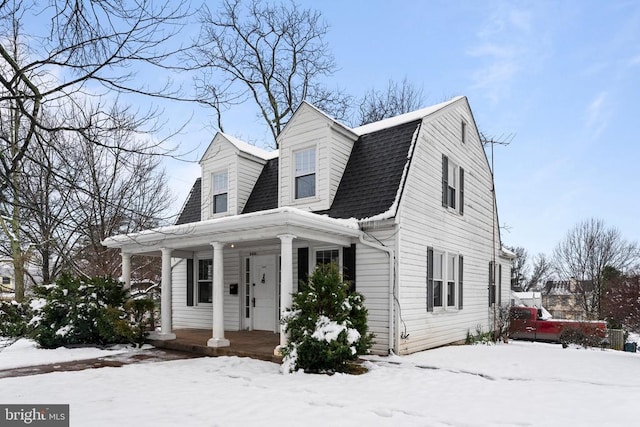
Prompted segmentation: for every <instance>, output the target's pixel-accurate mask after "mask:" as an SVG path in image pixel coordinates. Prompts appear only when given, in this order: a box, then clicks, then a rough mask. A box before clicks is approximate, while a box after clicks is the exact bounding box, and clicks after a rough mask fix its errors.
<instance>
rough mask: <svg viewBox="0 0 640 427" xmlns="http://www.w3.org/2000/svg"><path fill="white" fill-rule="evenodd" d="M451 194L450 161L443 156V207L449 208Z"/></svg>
mask: <svg viewBox="0 0 640 427" xmlns="http://www.w3.org/2000/svg"><path fill="white" fill-rule="evenodd" d="M448 192H449V159H448V158H447V156H445V155H444V154H443V155H442V206H444V207H445V208H446V207H447V206H449V203H448V200H447V194H448Z"/></svg>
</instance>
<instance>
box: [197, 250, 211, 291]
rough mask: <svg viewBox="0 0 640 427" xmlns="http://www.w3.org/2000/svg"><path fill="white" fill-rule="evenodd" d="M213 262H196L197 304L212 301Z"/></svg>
mask: <svg viewBox="0 0 640 427" xmlns="http://www.w3.org/2000/svg"><path fill="white" fill-rule="evenodd" d="M212 285H213V260H212V259H201V260H198V302H212V301H213V286H212Z"/></svg>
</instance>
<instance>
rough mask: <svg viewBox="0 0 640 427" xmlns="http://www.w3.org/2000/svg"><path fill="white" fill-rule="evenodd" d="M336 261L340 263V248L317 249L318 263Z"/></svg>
mask: <svg viewBox="0 0 640 427" xmlns="http://www.w3.org/2000/svg"><path fill="white" fill-rule="evenodd" d="M331 263H334V264H335V265H336V266H339V265H340V251H339V250H338V249H321V250H317V251H316V265H326V264H331Z"/></svg>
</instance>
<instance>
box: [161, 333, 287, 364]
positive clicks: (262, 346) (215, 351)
mask: <svg viewBox="0 0 640 427" xmlns="http://www.w3.org/2000/svg"><path fill="white" fill-rule="evenodd" d="M173 332H174V333H175V335H176V338H175V339H173V340H150V341H151V344H153V345H154V346H155V347H158V348H166V349H171V350H179V351H185V352H189V353H195V354H201V355H205V356H238V357H250V358H252V359H258V360H266V361H270V362H274V363H280V362H281V361H282V357H281V356H279V355H275V354H273V349H274V348H275V347H276V346H277V345H278V344H279V343H280V334H275V333H273V332H269V331H226V332H225V337H226V338H227V339H228V340H229V346H227V347H210V346H208V345H207V341H208V340H209V338H211V330H209V329H193V328H188V329H175V330H174V331H173Z"/></svg>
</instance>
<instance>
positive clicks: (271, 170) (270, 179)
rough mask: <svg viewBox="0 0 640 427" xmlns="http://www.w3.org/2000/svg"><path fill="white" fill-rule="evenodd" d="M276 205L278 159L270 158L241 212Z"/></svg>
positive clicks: (260, 209) (275, 206)
mask: <svg viewBox="0 0 640 427" xmlns="http://www.w3.org/2000/svg"><path fill="white" fill-rule="evenodd" d="M277 207H278V159H277V158H275V159H271V160H269V161H268V162H267V164H265V165H264V168H262V172H261V173H260V176H259V177H258V180H257V181H256V185H254V186H253V190H252V191H251V195H250V196H249V199H248V200H247V204H246V205H244V209H243V210H242V213H249V212H257V211H265V210H267V209H275V208H277Z"/></svg>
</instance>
